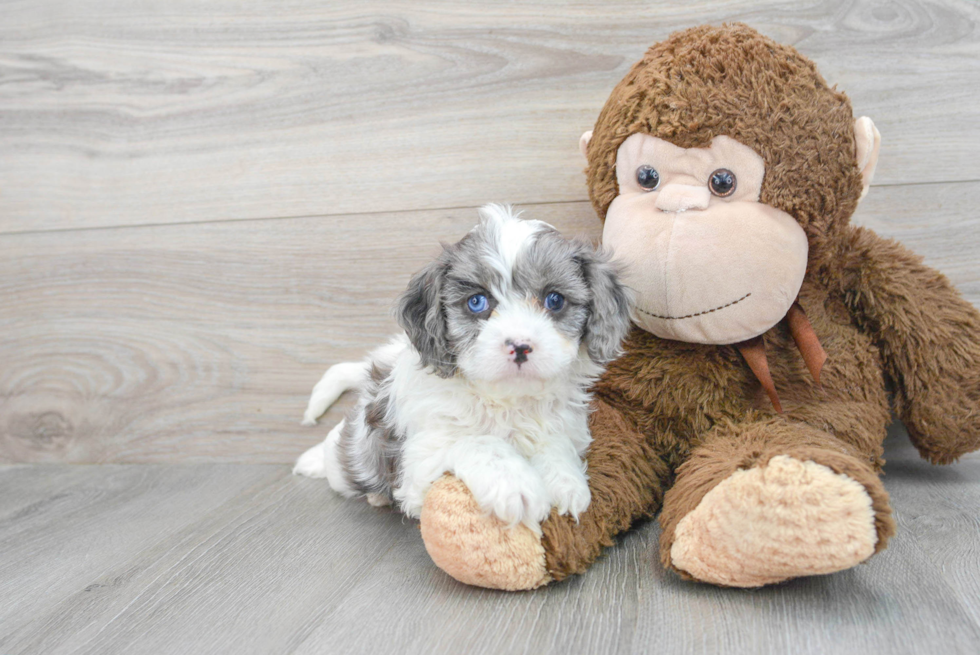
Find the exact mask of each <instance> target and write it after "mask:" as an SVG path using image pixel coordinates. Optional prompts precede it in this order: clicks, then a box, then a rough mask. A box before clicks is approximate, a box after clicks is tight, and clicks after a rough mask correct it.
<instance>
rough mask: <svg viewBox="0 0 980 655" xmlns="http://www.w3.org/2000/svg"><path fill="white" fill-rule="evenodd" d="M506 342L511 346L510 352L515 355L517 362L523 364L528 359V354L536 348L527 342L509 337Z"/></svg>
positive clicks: (515, 361)
mask: <svg viewBox="0 0 980 655" xmlns="http://www.w3.org/2000/svg"><path fill="white" fill-rule="evenodd" d="M505 343H506V344H507V345H508V346H509V349H508V353H509V354H511V355H513V356H514V363H515V364H523V363H524V362H526V361H527V356H528V354H529V353H532V352H534V348H532V347H531V345H530V344H529V343H526V342H516V341H511V340H510V339H508V340H507V341H506V342H505Z"/></svg>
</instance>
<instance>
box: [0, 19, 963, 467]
mask: <svg viewBox="0 0 980 655" xmlns="http://www.w3.org/2000/svg"><path fill="white" fill-rule="evenodd" d="M0 15H2V16H3V19H2V20H0V462H40V461H61V462H215V461H225V462H252V463H260V462H288V461H291V460H292V459H294V457H295V456H296V455H297V454H298V453H299V452H301V450H302V449H303V448H304V447H306V446H308V445H310V444H312V443H313V442H315V441H316V440H317V439H318V438H320V437H321V436H322V434H323V432H324V430H323V429H321V428H317V429H310V428H301V427H299V425H298V421H299V418H300V416H301V414H302V410H303V407H304V405H305V401H306V398H307V394H308V392H309V390H310V388H311V387H312V385H313V383H314V382H315V381H316V380H317V379H318V377H319V375H320V374H321V373H322V371H323V370H324V369H325V368H326V366H327V365H329V364H331V363H334V362H337V361H341V360H347V359H351V358H356V357H359V356H360V355H361V354H362V353H363V352H364V350H365V349H367V348H369V347H371V346H373V345H377V344H379V343H381V342H382V341H383V340H384V339H385V337H386V335H388V334H389V333H390V332H391V331H392V330H393V328H394V322H393V321H392V319H391V317H390V314H389V306H390V304H391V301H392V299H393V298H394V297H395V295H396V294H397V293H398V292H399V291H400V290H401V289H402V288H403V287H404V284H405V282H406V281H407V279H408V276H409V274H410V273H411V272H412V271H413V270H415V269H417V268H418V267H420V266H421V265H422V264H423V263H424V262H425V261H426V260H427V259H428V258H430V257H431V256H432V255H433V254H434V253H435V252H437V249H438V246H437V243H438V241H439V240H455V239H456V238H458V237H459V236H460V235H462V234H463V233H464V232H465V231H466V230H467V229H468V228H469V226H470V225H471V224H472V223H473V221H474V220H475V208H476V207H477V206H479V205H480V204H483V203H484V202H488V201H501V202H512V203H516V204H518V205H521V206H522V207H524V208H525V209H526V210H527V214H528V215H529V216H533V217H537V218H542V219H544V220H547V221H550V222H553V223H554V224H556V225H557V226H559V227H560V228H561V229H563V230H565V231H568V232H571V233H579V234H584V235H588V236H593V237H594V236H596V235H597V234H598V224H597V221H596V219H595V217H594V215H593V213H592V211H591V208H590V207H589V205H588V203H587V202H586V191H585V187H584V177H583V175H582V167H583V164H584V162H583V160H582V158H581V156H580V155H579V153H578V148H577V143H578V136H579V134H580V133H581V132H582V131H584V130H586V129H588V128H590V127H591V124H592V122H593V121H594V119H595V116H596V115H597V113H598V111H599V109H600V107H601V106H602V103H603V102H604V100H605V98H606V96H607V94H608V93H609V90H610V89H611V88H612V86H613V85H614V84H615V83H616V82H617V81H618V80H619V79H620V78H621V77H622V75H623V74H624V73H625V72H626V70H627V69H628V67H629V66H630V64H631V63H632V62H633V61H635V60H636V59H637V58H639V57H640V56H641V54H642V53H643V51H644V49H645V48H646V47H647V46H649V45H650V44H651V43H653V42H655V41H656V40H658V39H661V38H663V37H664V36H666V35H667V34H669V33H670V32H671V31H673V30H675V29H678V28H683V27H687V26H691V25H695V24H698V23H702V22H709V21H710V22H713V23H718V22H722V21H732V20H741V21H745V22H747V23H749V24H751V25H753V26H755V27H757V28H758V29H760V30H761V31H763V32H764V33H766V34H768V35H770V36H772V37H774V38H776V39H778V40H779V41H781V42H784V43H789V44H792V45H794V46H796V47H797V48H798V49H800V50H801V51H802V52H803V53H805V54H806V55H808V56H810V57H811V58H812V59H814V60H815V61H816V62H817V64H818V66H819V67H820V69H821V71H822V72H823V74H824V76H825V77H826V78H827V79H828V81H830V82H831V83H836V84H838V85H839V86H840V87H841V88H843V89H845V90H846V91H847V92H848V94H849V95H850V97H851V99H852V101H853V103H854V107H855V111H856V112H857V113H858V114H866V115H869V116H871V117H873V118H874V120H875V122H876V124H877V125H878V127H879V129H880V131H881V133H882V136H883V139H884V141H883V147H882V152H881V163H880V165H879V167H878V174H877V178H876V184H875V188H873V189H872V191H871V193H870V195H869V197H868V198H867V199H866V201H865V203H864V205H863V206H862V207H861V208H860V209H859V212H858V216H857V220H858V221H859V222H861V223H863V224H867V225H871V226H873V227H874V228H875V229H877V230H879V231H880V232H882V233H884V234H887V235H890V236H895V237H897V238H900V239H902V240H904V241H905V242H906V243H907V244H909V245H910V246H911V247H913V248H914V249H916V250H918V251H919V252H921V253H923V254H924V255H925V256H926V259H927V261H928V262H930V263H931V264H933V265H935V266H937V267H939V268H940V269H941V270H943V271H944V272H946V273H947V274H948V275H949V276H950V277H951V278H952V279H953V281H954V282H956V283H957V284H958V285H959V286H960V288H961V289H962V290H963V292H964V293H965V294H966V295H967V297H969V298H970V299H971V300H972V301H973V302H974V303H977V304H980V263H978V261H977V254H976V253H977V251H978V247H980V218H978V212H977V211H976V209H975V204H976V203H975V198H977V197H978V196H980V160H978V157H977V156H976V153H977V151H978V150H980V111H978V110H977V107H978V104H980V31H978V29H977V25H978V22H980V9H978V6H977V5H976V4H975V3H973V2H968V1H956V0H944V1H929V0H908V1H903V2H879V1H864V0H862V1H857V2H852V1H847V2H844V1H826V2H797V1H785V2H772V3H759V2H748V1H743V0H734V1H732V2H725V3H710V2H702V1H699V2H672V3H655V4H654V3H637V2H606V3H602V4H601V5H600V4H598V3H573V2H567V3H560V4H559V3H544V2H521V3H511V2H492V1H489V2H481V3H465V2H462V1H458V0H447V1H440V0H423V1H418V2H401V3H399V2H375V1H366V2H350V3H324V4H322V5H319V4H315V3H312V2H308V1H306V0H284V1H281V2H276V3H262V2H256V1H240V2H230V3H213V2H206V1H204V0H171V1H168V2H166V3H159V2H152V1H151V0H132V1H130V2H126V3H113V4H111V5H110V4H109V3H106V2H105V1H104V0H100V1H95V2H86V1H71V2H69V1H66V0H62V1H57V0H47V1H44V2H4V3H2V4H0ZM342 408H343V404H342V405H341V408H340V409H335V410H333V411H332V412H331V413H330V414H329V415H328V416H327V417H326V418H325V420H324V423H325V424H327V423H330V422H332V421H335V420H337V419H338V418H339V416H340V415H341V411H342Z"/></svg>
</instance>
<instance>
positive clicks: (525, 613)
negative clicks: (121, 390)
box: [0, 427, 980, 655]
mask: <svg viewBox="0 0 980 655" xmlns="http://www.w3.org/2000/svg"><path fill="white" fill-rule="evenodd" d="M894 431H895V434H894V435H893V436H892V438H891V439H890V440H889V442H888V444H887V446H888V447H887V452H886V455H887V456H888V458H889V461H888V464H887V472H888V475H887V477H886V478H885V481H886V486H887V487H888V491H889V492H890V493H891V495H892V499H893V503H894V506H895V511H896V516H897V518H898V524H899V532H898V536H897V537H895V539H894V540H893V541H892V542H891V544H890V545H889V547H888V549H887V550H885V551H884V552H882V553H881V554H879V555H877V556H876V557H874V558H872V560H871V561H870V562H869V563H868V564H866V565H863V566H859V567H857V568H856V569H853V570H851V571H846V572H844V573H840V574H837V575H830V576H824V577H815V578H808V579H803V580H797V581H794V582H791V583H787V584H784V585H780V586H776V587H770V588H765V589H761V590H754V591H745V590H731V589H718V588H714V587H710V586H703V585H694V584H689V583H684V582H681V581H680V580H679V579H677V578H675V577H674V576H672V575H668V574H665V573H664V572H663V571H662V569H661V568H660V566H659V564H658V563H657V562H656V561H655V547H656V541H657V536H658V533H659V531H658V529H657V526H656V525H655V524H653V523H650V524H646V525H642V526H640V527H638V528H636V529H635V530H633V531H632V532H631V533H630V534H628V535H626V536H625V537H624V538H623V539H622V543H621V544H620V546H619V547H617V548H615V549H613V550H611V551H609V553H608V555H607V556H606V557H605V558H603V559H602V560H600V561H599V563H598V564H596V566H594V567H593V568H592V570H590V571H589V572H588V574H586V575H584V576H581V577H578V578H575V579H571V580H568V581H566V582H563V583H561V584H557V585H554V586H551V587H546V588H544V589H541V590H538V591H534V592H526V593H516V594H514V593H503V592H492V591H486V590H479V589H474V588H470V587H466V586H464V585H461V584H459V583H457V582H455V581H454V580H452V579H451V578H449V577H448V576H446V575H445V574H443V573H442V572H441V571H439V570H438V569H437V568H436V567H435V566H434V565H433V564H432V562H431V561H430V560H429V558H428V556H427V555H426V553H425V549H424V547H423V545H422V540H421V537H420V535H419V531H418V526H417V524H416V523H415V522H414V521H409V520H406V519H404V518H402V517H401V516H400V515H399V514H397V513H395V512H393V511H390V510H377V509H374V508H371V507H369V506H368V505H367V503H364V502H358V501H345V500H342V499H340V498H338V497H337V496H335V495H333V494H332V493H331V492H330V491H329V490H328V488H327V486H326V485H325V484H323V483H322V482H319V481H316V480H308V479H305V478H297V477H294V476H291V475H290V474H289V469H288V467H286V466H283V465H276V464H199V465H159V464H153V465H132V464H130V465H95V466H71V465H64V464H60V465H59V464H51V465H32V466H14V465H11V466H6V467H0V653H11V654H21V653H24V654H27V653H46V654H57V653H78V654H80V653H93V654H105V653H127V654H136V653H346V652H352V653H462V652H467V653H469V652H473V653H547V652H554V653H566V652H572V653H651V652H654V653H693V652H705V653H717V652H726V653H752V654H756V653H783V652H785V653H858V654H861V655H867V654H868V653H976V652H977V646H978V644H980V574H978V572H980V548H978V542H977V538H976V535H977V530H978V516H977V508H978V507H980V457H978V456H976V455H971V456H969V457H967V458H965V459H964V460H962V461H961V462H960V463H959V464H957V465H956V466H954V467H950V468H937V467H933V466H930V465H929V464H927V463H925V462H923V461H922V460H920V459H919V458H918V456H917V455H916V454H915V452H914V450H913V449H912V448H911V447H910V446H909V444H908V440H907V436H906V435H905V434H904V433H902V431H901V429H900V428H897V427H896V429H895V430H894Z"/></svg>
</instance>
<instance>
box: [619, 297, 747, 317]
mask: <svg viewBox="0 0 980 655" xmlns="http://www.w3.org/2000/svg"><path fill="white" fill-rule="evenodd" d="M751 295H752V294H751V293H747V294H745V295H744V296H742V297H741V298H739V299H738V300H733V301H731V302H730V303H727V304H724V305H721V306H719V307H715V308H714V309H706V310H704V311H703V312H697V313H696V314H688V315H686V316H662V315H660V314H654V313H653V312H648V311H646V310H645V309H643V308H642V307H637V309H638V310H639V311H641V312H643V313H644V314H646V315H647V316H652V317H653V318H659V319H663V320H665V321H679V320H681V319H683V318H694V317H695V316H704V315H705V314H710V313H711V312H717V311H718V310H720V309H725V308H726V307H731V306H732V305H737V304H738V303H740V302H742V301H743V300H745V299H746V298H748V297H749V296H751Z"/></svg>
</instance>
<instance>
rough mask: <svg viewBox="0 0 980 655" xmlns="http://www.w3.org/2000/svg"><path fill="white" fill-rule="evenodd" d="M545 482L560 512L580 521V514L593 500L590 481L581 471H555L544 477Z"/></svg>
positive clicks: (552, 500) (553, 502)
mask: <svg viewBox="0 0 980 655" xmlns="http://www.w3.org/2000/svg"><path fill="white" fill-rule="evenodd" d="M544 482H545V485H547V487H548V491H549V492H550V493H551V503H552V504H553V505H554V506H555V509H557V510H558V513H559V514H568V515H569V516H571V517H572V518H573V519H575V520H576V521H578V516H579V514H581V513H582V512H584V511H585V510H586V509H588V507H589V503H590V502H592V492H591V491H590V490H589V482H588V480H587V478H586V477H585V474H584V473H582V472H581V471H578V470H569V471H554V472H552V473H551V474H549V475H546V476H545V477H544Z"/></svg>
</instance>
